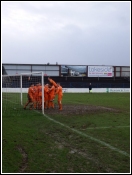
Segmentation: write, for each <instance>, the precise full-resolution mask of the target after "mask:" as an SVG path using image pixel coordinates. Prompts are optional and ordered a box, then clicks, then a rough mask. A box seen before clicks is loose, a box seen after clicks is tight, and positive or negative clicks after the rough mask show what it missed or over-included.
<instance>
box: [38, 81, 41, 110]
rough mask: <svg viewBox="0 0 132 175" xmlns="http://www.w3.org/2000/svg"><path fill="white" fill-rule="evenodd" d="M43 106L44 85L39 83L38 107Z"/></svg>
mask: <svg viewBox="0 0 132 175" xmlns="http://www.w3.org/2000/svg"><path fill="white" fill-rule="evenodd" d="M41 108H42V85H41V83H38V109H41Z"/></svg>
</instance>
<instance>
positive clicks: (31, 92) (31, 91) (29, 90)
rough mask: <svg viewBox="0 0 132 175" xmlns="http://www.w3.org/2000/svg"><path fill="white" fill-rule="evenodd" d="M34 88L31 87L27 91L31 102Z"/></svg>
mask: <svg viewBox="0 0 132 175" xmlns="http://www.w3.org/2000/svg"><path fill="white" fill-rule="evenodd" d="M34 93H35V92H34V88H33V87H32V86H30V87H29V89H28V97H29V98H30V99H31V100H33V99H34Z"/></svg>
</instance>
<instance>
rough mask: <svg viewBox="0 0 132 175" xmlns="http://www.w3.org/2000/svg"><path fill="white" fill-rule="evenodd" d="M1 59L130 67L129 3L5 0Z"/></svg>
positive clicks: (34, 62) (31, 62) (29, 62)
mask: <svg viewBox="0 0 132 175" xmlns="http://www.w3.org/2000/svg"><path fill="white" fill-rule="evenodd" d="M1 10H2V12H1V20H2V22H1V29H2V32H1V36H2V41H1V44H2V48H1V49H2V63H12V64H13V63H17V64H19V63H20V64H47V63H50V64H56V62H57V63H58V64H63V65H64V64H67V65H112V66H130V44H131V40H130V37H131V36H130V26H131V24H130V20H131V19H130V15H131V14H130V10H131V1H124V2H123V1H117V2H116V1H115V2H113V1H104V2H103V1H93V2H91V1H1Z"/></svg>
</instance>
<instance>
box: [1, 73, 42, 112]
mask: <svg viewBox="0 0 132 175" xmlns="http://www.w3.org/2000/svg"><path fill="white" fill-rule="evenodd" d="M37 83H40V84H41V89H42V107H41V109H42V113H43V114H44V76H43V72H32V73H21V74H16V75H2V100H4V101H6V100H7V101H10V102H11V103H12V104H13V103H14V104H19V105H21V106H22V108H23V107H24V105H25V104H26V102H27V100H28V98H27V94H28V88H29V87H30V85H31V84H34V85H36V84H37Z"/></svg>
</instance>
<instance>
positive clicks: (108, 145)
mask: <svg viewBox="0 0 132 175" xmlns="http://www.w3.org/2000/svg"><path fill="white" fill-rule="evenodd" d="M8 101H9V100H8ZM10 102H11V101H10ZM36 112H37V111H36ZM38 113H40V112H38ZM43 115H44V116H45V117H46V118H48V119H49V120H51V121H53V122H55V123H58V124H60V125H61V126H64V127H66V128H68V129H70V130H72V131H74V132H76V133H78V134H80V135H82V136H85V137H87V138H89V139H91V140H93V141H95V142H97V143H100V144H102V145H104V146H106V147H108V148H110V149H111V150H114V151H117V152H118V153H120V154H122V155H125V156H127V157H130V155H129V154H128V153H127V152H125V151H122V150H120V149H118V148H115V147H113V146H111V145H110V144H108V143H105V142H103V141H101V140H99V139H96V138H94V137H91V136H89V135H87V134H85V133H83V132H80V131H78V130H76V129H73V128H70V127H69V126H67V125H65V124H63V123H61V122H59V121H56V120H54V119H52V118H50V117H48V116H47V115H45V114H43Z"/></svg>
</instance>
